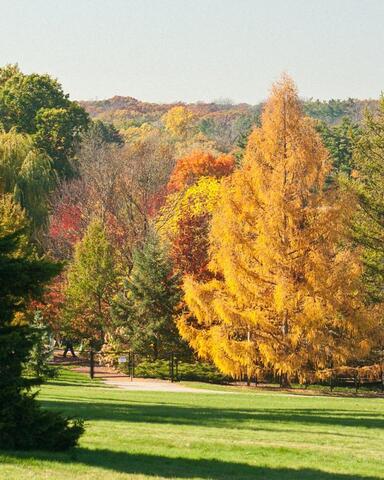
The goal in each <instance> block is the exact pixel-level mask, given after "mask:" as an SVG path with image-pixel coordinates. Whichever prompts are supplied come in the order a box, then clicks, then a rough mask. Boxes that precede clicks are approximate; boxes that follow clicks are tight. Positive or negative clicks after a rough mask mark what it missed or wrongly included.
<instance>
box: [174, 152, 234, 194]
mask: <svg viewBox="0 0 384 480" xmlns="http://www.w3.org/2000/svg"><path fill="white" fill-rule="evenodd" d="M234 167H235V158H234V157H233V156H232V155H230V154H221V155H218V156H215V155H213V154H212V153H209V152H202V151H200V150H196V151H194V152H192V153H191V154H189V155H186V156H185V157H182V158H180V159H179V160H178V161H177V163H176V166H175V168H174V170H173V172H172V175H171V178H170V179H169V182H168V191H170V192H175V191H179V190H182V189H183V188H185V187H186V186H189V185H191V184H193V183H195V182H196V180H197V179H198V178H200V177H216V178H220V177H224V176H227V175H229V174H230V173H232V172H233V169H234Z"/></svg>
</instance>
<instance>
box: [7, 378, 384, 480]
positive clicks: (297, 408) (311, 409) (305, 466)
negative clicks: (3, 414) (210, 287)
mask: <svg viewBox="0 0 384 480" xmlns="http://www.w3.org/2000/svg"><path fill="white" fill-rule="evenodd" d="M211 387H212V386H210V388H211ZM224 389H225V387H224ZM39 398H40V399H41V402H42V403H43V404H44V406H45V407H47V408H52V409H58V410H62V411H64V412H65V413H66V414H70V415H80V416H82V417H84V418H85V419H86V427H87V429H86V433H85V435H84V436H83V437H82V439H81V442H80V446H79V447H78V448H76V449H74V450H73V451H72V452H68V453H44V452H0V479H1V480H21V479H22V480H27V479H36V480H62V479H71V480H72V479H73V480H78V479H80V480H94V479H100V480H110V479H117V480H120V479H121V480H122V479H135V480H139V479H142V480H143V479H146V480H149V479H151V480H154V479H160V478H161V479H169V478H177V479H184V480H186V479H205V480H208V479H213V480H224V479H228V480H251V479H252V480H254V479H263V480H288V479H290V480H309V479H314V480H359V479H360V480H362V479H366V480H367V479H371V480H372V479H379V478H383V479H384V455H383V451H384V447H383V445H384V399H380V398H334V397H299V396H289V395H286V394H284V395H279V394H278V393H271V392H263V393H249V392H247V391H241V392H240V393H229V394H219V393H217V394H213V393H211V394H208V393H202V392H200V393H196V394H190V393H163V392H127V391H124V390H119V389H116V388H115V389H113V388H104V386H103V384H101V383H100V382H91V381H90V380H88V379H87V377H86V376H82V375H81V374H76V373H74V372H69V371H65V372H63V373H62V374H61V375H60V377H59V378H58V379H56V380H54V381H53V382H51V383H50V384H48V385H45V386H44V387H43V388H42V391H41V394H40V397H39Z"/></svg>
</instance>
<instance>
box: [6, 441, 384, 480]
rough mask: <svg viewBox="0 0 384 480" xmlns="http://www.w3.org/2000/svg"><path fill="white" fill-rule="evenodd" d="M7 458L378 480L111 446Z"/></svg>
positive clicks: (128, 468)
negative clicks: (117, 450) (136, 452)
mask: <svg viewBox="0 0 384 480" xmlns="http://www.w3.org/2000/svg"><path fill="white" fill-rule="evenodd" d="M7 457H8V459H10V458H12V459H15V460H16V459H22V460H23V461H24V462H27V464H28V461H33V462H36V461H39V460H40V461H44V460H46V461H50V462H52V461H57V462H61V463H68V464H69V463H71V464H73V465H80V464H81V465H86V466H88V467H97V468H103V469H106V470H112V471H114V472H118V473H126V474H131V475H135V474H136V475H147V476H148V477H158V476H160V477H165V478H172V479H189V478H201V479H210V480H378V479H379V477H372V476H361V475H357V474H342V473H329V472H324V471H321V470H316V469H311V468H304V469H293V468H271V467H261V466H253V465H249V464H246V463H234V462H223V461H220V460H216V459H191V458H181V457H177V458H172V457H164V456H160V455H148V454H131V453H126V452H116V451H111V450H102V449H99V450H89V449H86V448H76V449H75V450H74V451H73V452H72V453H71V454H47V453H34V454H28V453H25V452H19V453H11V452H7Z"/></svg>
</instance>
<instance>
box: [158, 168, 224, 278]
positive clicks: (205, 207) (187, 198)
mask: <svg viewBox="0 0 384 480" xmlns="http://www.w3.org/2000/svg"><path fill="white" fill-rule="evenodd" d="M219 191H220V180H219V179H217V178H213V177H202V178H200V179H199V180H198V181H197V182H196V183H195V184H194V185H192V186H190V187H189V188H187V189H186V190H184V191H182V192H175V193H173V194H170V195H168V197H167V201H166V203H165V205H164V206H163V208H162V209H161V210H160V214H159V216H158V218H157V228H158V230H159V232H160V235H161V236H162V238H163V239H164V241H166V242H167V243H168V244H169V246H170V255H171V257H172V260H173V264H174V267H175V268H176V270H178V271H179V272H180V273H182V274H183V275H184V274H190V275H193V276H195V278H199V279H203V278H206V277H207V275H208V270H207V265H208V232H209V225H210V221H211V216H212V212H213V210H214V208H215V207H216V204H217V202H218V199H219Z"/></svg>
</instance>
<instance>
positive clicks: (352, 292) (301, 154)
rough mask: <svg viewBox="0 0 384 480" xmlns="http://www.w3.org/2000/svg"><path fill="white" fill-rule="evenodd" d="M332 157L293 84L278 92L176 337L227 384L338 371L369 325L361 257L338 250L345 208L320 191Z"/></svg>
mask: <svg viewBox="0 0 384 480" xmlns="http://www.w3.org/2000/svg"><path fill="white" fill-rule="evenodd" d="M329 171H330V163H329V160H328V154H327V151H326V150H325V148H324V147H323V145H322V143H321V140H320V138H319V136H318V134H317V133H316V132H315V130H314V127H313V125H312V122H311V121H310V120H309V119H307V118H305V117H304V116H303V115H302V112H301V108H300V102H299V99H298V96H297V92H296V88H295V86H294V84H293V82H292V81H291V80H290V79H289V78H284V79H283V80H282V81H281V82H279V83H277V84H276V85H274V87H273V90H272V95H271V97H270V99H269V101H268V102H267V104H266V106H265V109H264V113H263V117H262V126H261V128H258V129H256V130H254V131H253V133H252V134H251V136H250V138H249V142H248V145H247V149H246V154H245V158H244V164H243V166H242V168H241V169H239V170H238V171H236V172H235V173H234V174H233V175H232V176H231V177H229V178H228V179H225V180H224V182H223V187H222V189H221V196H220V198H219V201H218V205H217V208H216V210H215V211H214V213H213V218H212V226H211V232H210V255H211V262H210V270H211V272H212V274H213V278H211V279H210V280H208V281H205V282H197V281H196V280H195V279H194V278H192V277H188V278H186V280H185V284H184V289H185V300H186V303H187V305H188V307H189V310H190V311H191V312H192V314H193V317H191V316H190V315H186V316H185V317H182V318H181V319H180V321H179V329H180V332H181V334H182V336H183V337H184V338H185V339H187V340H188V341H189V343H190V345H191V346H192V347H193V348H194V349H195V350H196V351H197V352H198V353H199V354H200V356H202V357H206V358H210V359H212V360H213V361H214V362H215V363H216V365H217V366H218V367H219V368H220V369H221V370H222V371H223V372H225V373H228V374H231V375H233V376H235V377H240V376H242V375H248V376H251V375H253V374H255V373H256V372H257V371H258V369H259V368H260V367H261V368H267V369H271V370H273V371H274V372H275V373H277V374H281V375H282V377H283V378H285V379H286V381H289V378H290V377H291V378H292V377H293V376H295V375H298V376H299V377H300V378H301V379H302V380H304V379H306V378H307V379H308V377H310V376H311V375H313V374H314V372H316V371H318V370H319V369H325V368H327V367H330V366H332V367H334V366H338V365H342V364H344V362H346V361H347V360H348V359H349V358H351V357H352V356H353V355H354V354H356V353H357V352H359V351H360V352H361V350H360V349H368V345H367V343H368V342H367V341H366V340H364V335H365V332H366V327H367V325H368V318H367V316H366V315H365V307H364V301H363V294H362V293H363V292H362V285H361V273H362V269H361V264H360V261H359V257H358V252H356V251H354V249H353V248H352V246H351V245H349V244H348V242H347V240H346V238H345V225H346V224H347V220H348V218H349V215H350V210H351V209H350V208H349V204H350V202H349V199H346V198H344V197H343V195H342V194H341V193H340V192H338V191H331V190H329V189H328V191H326V190H325V188H326V187H325V180H326V178H327V175H328V174H329Z"/></svg>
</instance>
